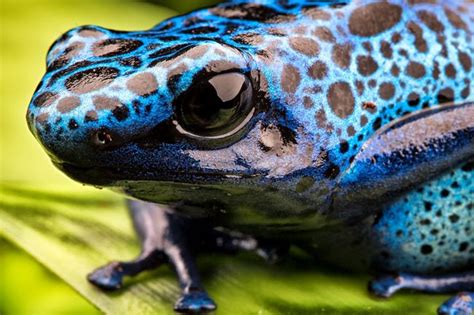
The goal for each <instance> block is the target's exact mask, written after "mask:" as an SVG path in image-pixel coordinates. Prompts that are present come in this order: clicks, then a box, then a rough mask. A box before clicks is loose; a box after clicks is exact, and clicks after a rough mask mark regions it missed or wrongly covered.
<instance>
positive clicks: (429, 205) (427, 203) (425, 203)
mask: <svg viewBox="0 0 474 315" xmlns="http://www.w3.org/2000/svg"><path fill="white" fill-rule="evenodd" d="M424 205H425V211H427V212H430V211H431V209H433V203H431V202H429V201H425V202H424Z"/></svg>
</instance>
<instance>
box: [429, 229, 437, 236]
mask: <svg viewBox="0 0 474 315" xmlns="http://www.w3.org/2000/svg"><path fill="white" fill-rule="evenodd" d="M438 233H439V230H437V229H432V230H431V231H430V234H431V235H438Z"/></svg>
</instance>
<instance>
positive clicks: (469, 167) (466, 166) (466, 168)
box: [461, 161, 474, 172]
mask: <svg viewBox="0 0 474 315" xmlns="http://www.w3.org/2000/svg"><path fill="white" fill-rule="evenodd" d="M461 170H463V171H464V172H472V171H473V170H474V161H473V162H468V163H466V164H464V165H463V166H462V167H461Z"/></svg>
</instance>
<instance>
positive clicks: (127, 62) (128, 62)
mask: <svg viewBox="0 0 474 315" xmlns="http://www.w3.org/2000/svg"><path fill="white" fill-rule="evenodd" d="M120 64H121V65H123V66H129V67H134V68H138V67H140V66H141V65H142V61H141V60H140V58H138V57H130V58H126V59H122V60H120Z"/></svg>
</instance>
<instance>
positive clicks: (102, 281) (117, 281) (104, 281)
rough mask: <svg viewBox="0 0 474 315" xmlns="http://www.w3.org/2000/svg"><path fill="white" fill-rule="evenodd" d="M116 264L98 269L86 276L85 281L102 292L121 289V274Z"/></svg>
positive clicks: (118, 265)
mask: <svg viewBox="0 0 474 315" xmlns="http://www.w3.org/2000/svg"><path fill="white" fill-rule="evenodd" d="M120 269H121V268H120V264H119V263H118V262H112V263H110V264H108V265H105V266H103V267H100V268H98V269H96V270H94V271H93V272H91V273H90V274H88V275H87V280H89V282H90V283H92V284H93V285H95V286H97V287H99V288H101V289H104V290H118V289H120V288H121V287H122V278H123V274H122V272H121V270H120Z"/></svg>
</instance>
